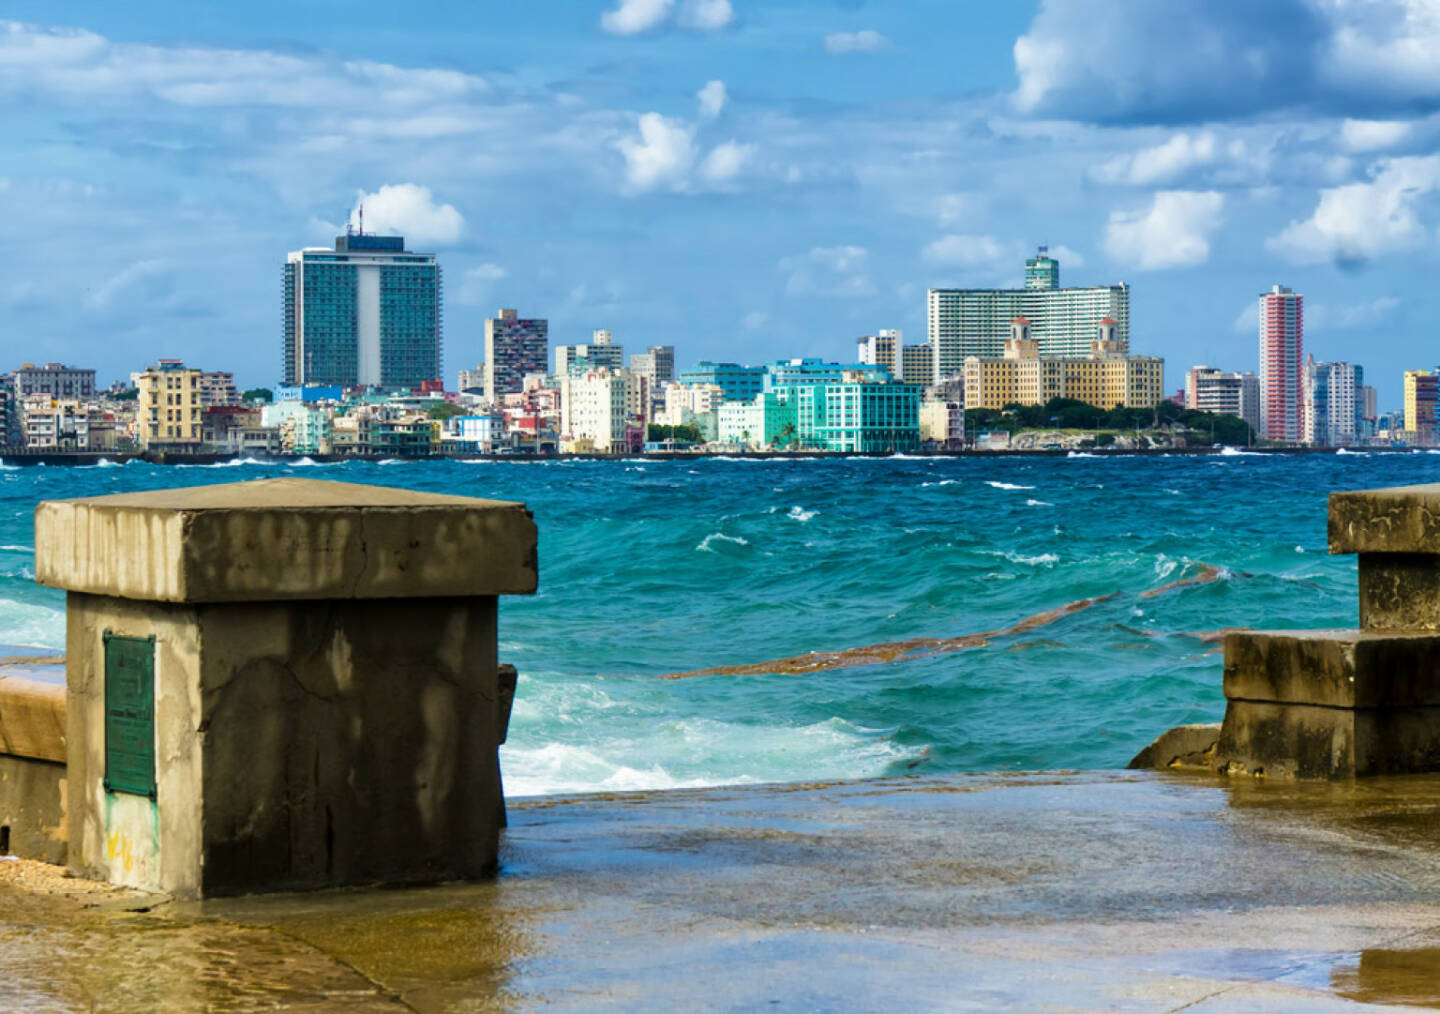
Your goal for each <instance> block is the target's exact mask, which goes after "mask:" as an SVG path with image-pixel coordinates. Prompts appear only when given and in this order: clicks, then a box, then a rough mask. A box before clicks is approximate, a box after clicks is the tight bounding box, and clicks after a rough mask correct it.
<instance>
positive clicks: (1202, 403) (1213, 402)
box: [1185, 366, 1260, 434]
mask: <svg viewBox="0 0 1440 1014" xmlns="http://www.w3.org/2000/svg"><path fill="white" fill-rule="evenodd" d="M1185 407H1186V408H1190V409H1195V410H1196V411H1199V412H1216V413H1220V414H1223V415H1233V416H1236V417H1237V418H1240V419H1243V420H1245V421H1246V422H1247V423H1249V424H1250V428H1251V429H1252V430H1254V431H1255V432H1256V433H1257V434H1258V433H1259V432H1260V378H1259V377H1257V376H1256V375H1255V374H1253V373H1226V372H1225V371H1223V370H1217V369H1215V368H1213V367H1210V366H1193V367H1191V368H1190V371H1189V372H1188V373H1186V374H1185Z"/></svg>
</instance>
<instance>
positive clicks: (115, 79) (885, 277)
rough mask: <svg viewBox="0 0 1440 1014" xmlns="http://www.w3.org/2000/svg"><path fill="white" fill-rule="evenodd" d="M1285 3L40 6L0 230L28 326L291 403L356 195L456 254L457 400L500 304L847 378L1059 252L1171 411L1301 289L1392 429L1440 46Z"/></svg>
mask: <svg viewBox="0 0 1440 1014" xmlns="http://www.w3.org/2000/svg"><path fill="white" fill-rule="evenodd" d="M1261 6H1262V7H1264V8H1265V10H1257V9H1256V7H1255V5H1250V6H1248V7H1247V8H1246V10H1245V11H1244V12H1239V11H1235V10H1232V9H1229V8H1226V7H1224V6H1223V5H1207V4H1201V3H1198V2H1196V3H1192V2H1177V3H1175V4H1172V5H1166V7H1165V10H1164V14H1163V17H1162V16H1161V15H1160V14H1158V13H1157V12H1156V11H1155V10H1154V9H1153V5H1149V6H1147V5H1146V4H1145V3H1141V2H1117V3H1116V4H1115V5H1114V7H1115V14H1116V16H1115V17H1113V18H1106V19H1090V18H1085V17H1084V16H1083V5H1081V4H1078V3H1076V2H1074V0H1046V2H1043V3H1018V4H1014V5H1003V7H1001V6H1000V5H996V6H995V7H994V8H992V9H975V10H965V11H961V10H960V9H959V8H957V7H956V6H955V5H953V4H942V3H919V4H916V5H907V6H906V7H905V9H904V10H899V9H892V8H884V9H882V8H880V7H877V6H874V5H869V6H867V5H853V4H851V5H842V4H834V3H818V2H817V3H790V4H769V3H762V2H751V0H721V2H713V3H709V4H705V5H697V4H695V3H693V2H676V3H669V4H666V3H659V4H638V3H634V2H625V3H619V2H617V0H604V2H601V0H595V2H586V3H581V2H573V3H565V4H559V5H556V7H555V8H554V9H553V10H547V12H546V13H545V15H544V16H543V17H542V15H540V14H538V13H534V12H530V11H526V10H521V9H513V10H512V9H497V10H493V11H492V10H487V11H484V12H483V13H477V12H475V11H473V10H470V9H468V8H466V7H465V6H463V5H459V4H449V5H446V4H441V5H438V6H437V7H436V8H434V9H433V10H432V11H431V12H430V16H431V18H432V20H431V21H430V22H428V23H423V24H418V25H417V24H416V23H415V22H414V19H413V18H412V17H410V16H409V15H408V13H406V12H401V11H396V10H393V9H385V8H383V7H382V6H381V5H371V4H366V3H360V4H358V5H349V6H346V7H344V8H343V9H342V8H341V7H340V6H338V5H336V4H333V3H329V2H318V3H315V4H313V5H309V6H308V7H307V9H306V10H304V11H291V10H290V9H289V8H283V9H282V7H281V6H280V5H279V4H277V3H274V2H271V0H265V2H261V3H257V4H255V5H251V6H250V7H249V8H247V9H246V10H244V11H234V10H229V11H225V12H216V11H204V10H192V9H191V8H190V7H186V6H182V5H178V4H168V5H167V4H163V3H157V4H151V5H147V6H146V7H145V8H144V9H140V10H137V9H118V8H114V7H113V6H110V7H107V6H105V5H102V4H99V3H93V2H89V0H85V2H80V3H76V4H73V5H67V8H66V20H65V21H64V22H57V21H56V20H55V14H54V11H53V6H51V5H43V4H40V3H38V2H35V0H21V2H19V3H16V4H13V5H11V7H10V8H9V11H10V13H11V14H12V16H14V17H16V18H18V19H20V20H18V21H16V22H6V23H4V25H3V27H0V99H3V100H4V101H6V103H7V107H8V108H9V109H11V110H12V111H13V113H14V116H13V118H12V122H13V123H14V125H15V129H13V130H12V131H9V132H7V137H6V138H5V139H3V140H0V144H3V145H4V147H3V148H0V150H3V151H4V153H5V155H6V169H5V171H4V175H3V184H0V211H3V213H4V214H5V217H6V221H7V225H8V226H9V227H10V230H11V232H12V234H14V235H18V236H21V237H24V242H25V243H26V248H27V255H26V257H24V258H20V259H17V261H16V262H15V263H14V265H13V266H12V269H11V272H10V274H9V275H8V276H7V278H6V280H5V282H4V283H3V284H0V327H4V329H5V332H6V334H7V335H11V336H15V338H13V339H12V340H14V341H16V343H17V344H20V345H24V346H26V347H36V348H44V349H46V354H45V355H43V356H39V355H37V356H34V357H33V358H59V359H65V360H68V361H75V362H84V363H90V364H94V365H95V366H96V367H97V368H99V369H100V371H101V373H102V375H104V376H122V375H124V374H125V373H126V372H128V370H129V369H130V368H133V365H134V364H135V363H138V362H142V361H149V360H153V359H155V358H157V357H159V356H173V357H179V358H184V359H185V360H187V361H191V362H198V363H202V364H213V365H216V366H223V367H225V368H233V369H234V370H235V372H236V373H237V376H238V378H239V379H240V380H241V382H242V383H243V384H245V385H246V386H258V385H265V386H269V385H271V384H273V383H275V382H276V381H277V380H278V379H279V377H277V375H276V374H277V370H276V366H275V360H274V353H273V349H274V347H275V343H276V342H277V341H278V340H279V339H278V324H277V322H276V319H275V312H274V309H273V307H274V297H273V285H274V267H273V265H274V259H275V257H276V256H277V255H279V254H283V252H284V251H286V250H295V249H299V248H302V247H306V246H316V245H324V244H327V243H329V242H330V240H331V239H332V238H333V236H334V235H335V234H336V233H337V232H339V231H343V226H344V224H345V219H346V217H347V215H348V214H350V213H352V212H353V211H354V210H355V209H356V208H357V207H358V205H359V203H360V202H361V200H362V198H363V200H364V203H365V206H366V225H367V231H375V232H394V233H400V234H404V235H406V236H407V238H408V239H409V240H410V241H411V242H412V243H413V244H414V246H415V247H416V248H417V249H421V250H426V251H433V252H435V253H437V254H438V255H439V257H440V259H441V261H442V263H444V264H445V265H446V270H447V277H446V292H445V297H446V298H445V306H444V316H445V330H446V337H447V340H446V349H445V362H444V364H443V367H442V370H441V375H442V377H445V378H453V375H454V374H455V372H456V371H457V370H458V369H459V368H461V367H466V366H471V365H473V364H474V363H475V362H476V361H477V360H478V359H479V358H480V356H479V355H478V353H479V349H480V347H481V345H482V344H483V322H484V320H485V318H486V316H487V315H488V314H490V313H492V312H493V310H494V308H495V307H497V306H522V307H528V308H529V310H527V312H533V313H535V314H537V315H544V316H546V317H547V318H548V319H549V320H550V322H551V328H552V335H553V338H552V342H553V343H556V344H562V343H563V344H571V343H581V342H583V341H584V340H585V338H586V336H587V335H589V334H590V332H591V331H592V330H594V329H596V328H610V329H612V330H613V331H614V333H615V336H616V340H617V342H623V343H624V344H626V345H627V347H631V348H644V347H648V346H650V345H674V346H676V347H677V349H678V350H679V354H680V358H681V360H682V362H686V363H688V362H694V361H698V360H701V359H711V360H716V361H723V360H732V361H738V362H765V361H768V360H770V359H773V358H775V357H776V356H777V355H782V354H783V355H795V356H810V355H814V356H820V357H824V358H827V359H837V360H843V359H847V358H849V352H848V349H849V348H851V347H853V342H854V340H855V339H856V338H857V337H858V336H862V335H867V334H873V333H875V332H876V331H877V330H880V329H889V328H898V329H900V330H902V331H903V332H904V333H905V334H906V335H907V336H910V338H911V340H912V341H917V340H919V339H920V337H921V336H922V335H923V334H924V329H925V292H926V290H927V289H928V288H993V287H1015V288H1018V287H1020V286H1021V285H1022V282H1023V277H1022V275H1021V262H1022V260H1023V258H1024V256H1025V255H1026V254H1028V253H1030V252H1032V251H1033V250H1034V248H1035V247H1037V246H1039V245H1045V244H1048V245H1049V246H1050V248H1051V250H1052V252H1054V253H1055V254H1056V255H1057V257H1058V258H1059V260H1060V261H1061V263H1062V267H1063V271H1064V284H1066V285H1082V286H1089V285H1110V284H1117V283H1119V282H1122V281H1123V282H1127V283H1129V284H1130V286H1131V290H1132V293H1133V300H1132V313H1133V320H1132V322H1131V326H1132V340H1133V346H1134V348H1135V349H1136V351H1143V352H1145V353H1148V354H1153V355H1158V356H1163V357H1164V358H1165V359H1166V360H1167V361H1168V362H1169V363H1170V364H1172V369H1173V370H1174V371H1175V373H1174V374H1172V377H1171V378H1170V382H1169V384H1168V386H1170V387H1172V388H1173V387H1174V386H1176V385H1175V383H1174V380H1175V378H1176V377H1178V376H1179V372H1180V371H1182V370H1183V369H1184V368H1186V367H1188V366H1189V365H1191V364H1198V363H1205V364H1209V365H1212V366H1215V367H1217V368H1221V369H1226V370H1248V369H1253V368H1254V333H1255V326H1256V321H1255V318H1254V314H1255V294H1256V293H1257V292H1260V291H1263V290H1265V289H1267V288H1269V286H1270V285H1272V284H1276V283H1279V284H1283V285H1287V286H1290V287H1292V288H1294V289H1295V290H1296V291H1301V292H1305V293H1307V295H1308V298H1307V305H1306V336H1305V337H1306V350H1307V352H1313V353H1314V354H1315V356H1316V358H1317V360H1322V361H1341V360H1343V361H1357V360H1358V361H1363V362H1364V363H1365V365H1366V369H1367V374H1366V375H1367V378H1369V379H1371V382H1372V383H1375V384H1377V385H1378V386H1379V388H1380V397H1381V402H1382V404H1384V405H1386V406H1394V405H1397V404H1399V402H1400V400H1401V396H1402V391H1401V377H1402V375H1403V371H1404V370H1406V369H1415V368H1429V367H1432V366H1433V365H1434V360H1435V359H1436V358H1437V357H1436V356H1435V355H1434V354H1433V353H1432V351H1431V349H1430V343H1431V340H1432V338H1431V336H1432V335H1433V332H1434V323H1435V321H1436V320H1440V296H1436V295H1434V294H1432V293H1431V292H1430V287H1429V286H1428V285H1427V282H1428V279H1429V277H1430V276H1431V275H1433V273H1434V270H1435V267H1436V264H1435V260H1436V249H1435V242H1434V232H1435V211H1436V207H1435V202H1436V195H1437V193H1440V156H1437V155H1435V154H1433V148H1434V142H1435V138H1436V136H1437V131H1440V121H1437V119H1436V118H1435V117H1434V116H1432V115H1430V114H1428V113H1426V112H1424V110H1425V109H1428V108H1431V107H1432V106H1433V105H1434V103H1435V102H1436V100H1437V99H1440V80H1437V79H1436V76H1435V75H1434V74H1433V72H1432V71H1431V70H1429V69H1428V65H1427V64H1426V63H1425V61H1423V60H1418V61H1417V60H1416V59H1413V58H1411V57H1410V56H1408V55H1407V54H1411V53H1416V52H1419V53H1424V52H1428V51H1433V44H1434V43H1435V42H1436V41H1437V38H1440V27H1437V23H1436V22H1435V20H1434V19H1426V18H1408V19H1407V18H1405V17H1403V16H1402V15H1403V14H1404V12H1405V10H1406V8H1405V7H1404V6H1403V5H1401V4H1399V3H1398V2H1397V3H1391V4H1387V3H1376V4H1367V5H1344V6H1338V5H1330V4H1321V3H1319V2H1313V3H1312V2H1302V0H1288V2H1283V3H1282V2H1278V0H1272V2H1271V3H1269V4H1267V5H1261ZM701 7H703V8H704V11H705V12H706V15H705V16H704V17H701V16H700V15H699V14H697V13H696V11H698V10H700V9H701ZM692 8H693V9H692ZM1177 25H1178V26H1183V29H1184V30H1183V31H1177V30H1176V26H1177ZM961 27H963V28H964V31H960V30H959V29H960V28H961ZM950 29H954V30H950ZM1197 38H1200V39H1205V40H1208V41H1209V42H1211V43H1213V44H1214V45H1215V46H1220V47H1223V48H1233V49H1235V50H1236V51H1237V52H1240V51H1243V52H1245V53H1247V54H1249V55H1250V56H1251V57H1253V59H1250V60H1247V61H1246V62H1245V66H1246V68H1248V69H1246V70H1245V72H1244V73H1239V72H1237V73H1236V74H1234V75H1232V76H1231V77H1230V78H1229V79H1227V80H1226V81H1225V82H1224V83H1223V85H1221V86H1217V85H1216V83H1215V82H1214V80H1213V77H1212V76H1209V75H1208V74H1206V73H1205V70H1206V68H1205V67H1204V66H1203V63H1200V62H1197V61H1196V60H1195V59H1190V58H1188V57H1187V56H1186V51H1185V49H1184V48H1177V46H1178V45H1181V44H1183V46H1184V47H1189V46H1190V42H1191V41H1192V40H1194V39H1197ZM482 40H483V45H482V44H480V43H481V41H482ZM1176 40H1180V42H1179V43H1177V42H1176ZM1097 53H1103V54H1105V59H1104V60H1103V61H1097V60H1096V58H1095V56H1094V54H1097ZM1127 81H1138V82H1139V83H1140V84H1141V85H1143V87H1139V88H1133V89H1131V88H1128V87H1126V82H1127ZM1282 85H1283V87H1282ZM1417 110H1420V111H1419V112H1417ZM216 236H221V237H223V241H221V242H217V241H216V239H215V237H216ZM697 237H699V238H701V239H702V240H703V241H702V242H696V238H697ZM222 280H223V281H222Z"/></svg>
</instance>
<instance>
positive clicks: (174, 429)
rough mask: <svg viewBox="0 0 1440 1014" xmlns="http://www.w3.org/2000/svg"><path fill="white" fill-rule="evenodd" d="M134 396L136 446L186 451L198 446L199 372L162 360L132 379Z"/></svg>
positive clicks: (169, 360) (173, 361)
mask: <svg viewBox="0 0 1440 1014" xmlns="http://www.w3.org/2000/svg"><path fill="white" fill-rule="evenodd" d="M135 381H136V386H137V388H138V390H139V394H138V408H139V411H138V418H137V419H136V435H137V437H138V438H139V440H140V446H141V447H142V448H145V449H146V450H149V449H150V448H152V447H153V448H188V449H194V448H198V447H199V446H200V439H201V423H202V419H201V417H202V415H203V414H204V408H203V406H202V405H201V397H200V371H199V370H190V369H186V368H185V364H184V363H183V362H181V361H180V360H179V359H162V360H160V363H159V365H157V366H147V367H146V368H145V372H144V373H138V374H136V375H135Z"/></svg>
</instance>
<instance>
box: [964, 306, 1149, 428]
mask: <svg viewBox="0 0 1440 1014" xmlns="http://www.w3.org/2000/svg"><path fill="white" fill-rule="evenodd" d="M1010 335H1011V337H1010V340H1009V341H1007V342H1006V343H1005V356H1004V358H1003V359H980V358H978V357H975V356H971V357H970V358H969V359H966V360H965V407H966V408H986V409H993V410H997V411H998V410H999V409H1002V408H1004V407H1005V406H1006V405H1043V404H1045V403H1046V402H1048V401H1049V400H1050V399H1052V398H1074V399H1076V400H1077V401H1083V402H1085V403H1087V404H1090V405H1094V406H1095V407H1096V408H1103V409H1111V408H1114V407H1115V406H1116V405H1122V406H1124V407H1125V408H1153V407H1154V406H1155V405H1157V404H1158V403H1159V402H1160V401H1161V400H1162V399H1163V398H1164V396H1165V360H1164V359H1161V358H1159V357H1158V356H1132V355H1129V354H1127V353H1125V352H1123V351H1121V350H1122V345H1121V344H1120V342H1118V341H1117V340H1116V339H1115V322H1114V321H1113V320H1110V319H1109V318H1106V319H1104V320H1102V321H1101V322H1100V326H1099V335H1098V337H1097V338H1096V339H1095V340H1093V341H1092V342H1091V343H1090V354H1089V355H1088V356H1086V357H1085V358H1083V359H1070V358H1066V359H1055V358H1042V357H1041V356H1040V343H1039V342H1038V341H1036V340H1035V339H1033V338H1031V337H1030V322H1029V321H1028V320H1026V319H1025V318H1024V317H1017V318H1016V319H1015V321H1014V322H1013V323H1012V324H1011V326H1010Z"/></svg>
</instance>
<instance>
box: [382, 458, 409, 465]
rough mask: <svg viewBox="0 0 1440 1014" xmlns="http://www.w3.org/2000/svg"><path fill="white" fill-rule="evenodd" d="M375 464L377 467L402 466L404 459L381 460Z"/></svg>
mask: <svg viewBox="0 0 1440 1014" xmlns="http://www.w3.org/2000/svg"><path fill="white" fill-rule="evenodd" d="M375 464H377V465H403V464H405V459H404V458H381V459H380V460H379V461H377V462H375Z"/></svg>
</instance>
